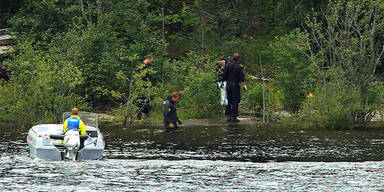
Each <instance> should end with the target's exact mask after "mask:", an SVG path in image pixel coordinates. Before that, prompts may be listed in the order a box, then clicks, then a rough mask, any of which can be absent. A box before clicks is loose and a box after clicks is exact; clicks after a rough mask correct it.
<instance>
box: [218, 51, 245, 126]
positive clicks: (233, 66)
mask: <svg viewBox="0 0 384 192" xmlns="http://www.w3.org/2000/svg"><path fill="white" fill-rule="evenodd" d="M239 59H240V55H239V54H238V53H235V54H233V60H232V61H231V62H229V64H228V65H227V66H226V67H225V68H224V71H223V81H227V88H226V90H227V98H228V106H227V107H226V110H225V111H226V115H227V121H228V122H239V120H238V119H237V116H238V115H239V112H238V107H239V103H240V85H239V83H240V82H243V85H245V76H244V72H243V69H242V67H241V66H240V65H239V63H238V61H239Z"/></svg>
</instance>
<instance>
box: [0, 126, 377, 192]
mask: <svg viewBox="0 0 384 192" xmlns="http://www.w3.org/2000/svg"><path fill="white" fill-rule="evenodd" d="M100 128H101V131H102V132H103V133H104V137H105V141H106V149H105V152H104V158H103V159H102V160H97V161H80V162H70V161H45V160H36V159H30V157H29V150H28V146H27V144H26V133H27V131H20V130H15V129H10V128H8V127H6V126H0V155H1V156H0V191H52V190H53V191H382V190H384V184H383V183H384V182H383V179H384V161H383V159H384V153H383V152H384V131H343V132H339V131H303V130H286V129H281V128H271V127H249V126H228V125H225V126H221V127H182V128H181V129H180V130H179V131H177V132H174V133H165V132H163V130H162V129H161V128H159V127H147V128H121V127H114V126H111V125H101V127H100Z"/></svg>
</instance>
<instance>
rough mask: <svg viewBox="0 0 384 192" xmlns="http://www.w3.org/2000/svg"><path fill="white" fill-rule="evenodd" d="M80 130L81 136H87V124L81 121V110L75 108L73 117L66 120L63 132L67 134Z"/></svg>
mask: <svg viewBox="0 0 384 192" xmlns="http://www.w3.org/2000/svg"><path fill="white" fill-rule="evenodd" d="M72 129H74V130H78V131H79V132H80V135H86V134H87V132H86V131H85V124H84V122H83V121H82V120H81V119H80V116H79V109H77V108H73V109H72V113H71V117H69V118H68V119H66V120H65V121H64V125H63V132H64V133H65V132H67V131H69V130H72Z"/></svg>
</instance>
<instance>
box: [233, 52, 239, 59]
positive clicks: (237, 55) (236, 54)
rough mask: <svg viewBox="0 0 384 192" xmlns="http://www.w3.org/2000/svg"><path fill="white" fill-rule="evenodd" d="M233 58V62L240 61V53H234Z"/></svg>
mask: <svg viewBox="0 0 384 192" xmlns="http://www.w3.org/2000/svg"><path fill="white" fill-rule="evenodd" d="M232 57H233V60H235V61H239V60H240V54H239V53H234V54H233V56H232Z"/></svg>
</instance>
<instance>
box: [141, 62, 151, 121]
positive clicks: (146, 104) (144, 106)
mask: <svg viewBox="0 0 384 192" xmlns="http://www.w3.org/2000/svg"><path fill="white" fill-rule="evenodd" d="M152 62H153V57H152V56H146V57H145V60H144V61H143V66H142V67H140V68H139V69H140V70H143V71H144V70H146V69H148V68H149V67H150V66H151V64H152ZM142 80H143V81H145V82H148V81H150V78H149V73H148V72H147V73H146V74H145V76H144V77H143V78H142ZM146 88H148V86H146V85H144V89H146ZM150 100H151V99H150V97H148V96H146V95H143V96H141V97H139V99H138V102H137V107H138V108H139V111H138V113H137V119H139V120H140V119H141V118H142V114H143V113H144V115H145V117H148V116H149V111H150V110H151V105H150Z"/></svg>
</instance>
